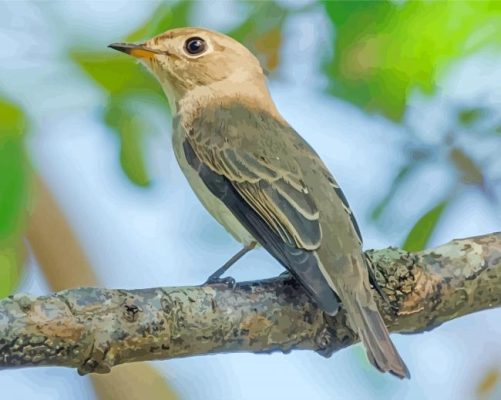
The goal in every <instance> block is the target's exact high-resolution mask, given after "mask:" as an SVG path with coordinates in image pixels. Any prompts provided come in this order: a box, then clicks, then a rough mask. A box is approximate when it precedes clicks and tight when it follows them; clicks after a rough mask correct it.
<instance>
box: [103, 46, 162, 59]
mask: <svg viewBox="0 0 501 400" xmlns="http://www.w3.org/2000/svg"><path fill="white" fill-rule="evenodd" d="M108 47H110V48H112V49H114V50H118V51H121V52H123V53H126V54H129V55H131V56H133V57H136V58H143V59H144V58H146V59H150V58H153V57H154V56H155V54H156V53H157V51H155V50H154V49H150V48H148V47H146V46H145V45H144V44H129V43H112V44H110V45H109V46H108Z"/></svg>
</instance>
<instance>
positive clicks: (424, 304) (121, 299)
mask: <svg viewBox="0 0 501 400" xmlns="http://www.w3.org/2000/svg"><path fill="white" fill-rule="evenodd" d="M366 254H367V256H368V257H369V258H370V260H371V261H372V264H373V265H374V267H375V274H376V278H377V281H378V283H379V285H380V286H381V287H382V288H383V290H384V291H385V293H386V294H387V296H388V298H389V299H390V302H391V304H389V303H387V302H385V300H383V299H382V298H381V297H380V296H379V295H377V293H376V292H374V296H375V297H376V298H377V301H378V304H379V307H380V310H381V312H382V313H383V315H384V318H385V320H386V322H387V324H388V327H389V329H390V330H391V331H392V332H407V333H412V332H422V331H424V330H429V329H433V328H434V327H436V326H438V325H440V324H441V323H443V322H445V321H448V320H451V319H454V318H457V317H460V316H462V315H465V314H469V313H472V312H475V311H479V310H483V309H487V308H493V307H498V306H500V305H501V233H493V234H490V235H485V236H479V237H474V238H469V239H463V240H454V241H452V242H450V243H448V244H446V245H443V246H440V247H437V248H434V249H430V250H427V251H424V252H420V253H416V254H410V253H407V252H405V251H402V250H398V249H393V248H389V249H384V250H377V251H368V252H367V253H366ZM357 340H358V338H357V337H356V334H355V333H354V332H353V331H352V330H351V329H350V327H349V326H348V325H347V319H346V314H345V312H344V311H343V310H342V309H341V310H340V312H339V313H338V314H337V315H336V316H334V317H328V316H325V315H324V314H323V313H322V312H321V311H319V310H318V309H317V308H316V306H315V305H313V304H312V303H311V302H310V301H309V299H308V297H307V296H306V294H305V293H304V292H303V290H302V289H301V288H300V287H299V286H298V284H297V283H296V282H295V281H293V280H292V279H290V278H287V277H278V278H275V279H269V280H263V281H256V282H247V283H241V284H238V285H237V287H236V288H235V289H234V290H232V289H231V288H228V287H226V286H224V285H211V286H205V287H200V286H196V287H177V288H153V289H139V290H111V289H96V288H81V289H74V290H65V291H62V292H58V293H55V294H52V295H49V296H42V297H33V296H30V295H26V294H16V295H14V296H10V297H9V298H6V299H3V300H1V301H0V367H2V368H11V367H15V366H23V365H24V366H28V365H54V366H56V365H57V366H67V367H73V368H78V371H79V373H81V374H85V373H89V372H98V373H104V372H108V371H109V370H110V368H111V367H113V366H114V365H117V364H122V363H126V362H132V361H145V360H154V359H167V358H175V357H183V356H192V355H200V354H210V353H224V352H256V353H259V352H271V351H276V350H281V351H283V352H288V351H290V350H294V349H308V350H315V351H317V352H319V353H321V354H323V355H325V356H329V355H331V354H332V353H333V352H335V351H337V350H339V349H341V348H343V347H347V346H349V345H351V344H353V343H355V342H356V341H357Z"/></svg>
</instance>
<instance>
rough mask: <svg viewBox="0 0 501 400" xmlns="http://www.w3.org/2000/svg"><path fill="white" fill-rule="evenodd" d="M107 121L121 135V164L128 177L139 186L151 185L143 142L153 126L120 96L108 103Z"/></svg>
mask: <svg viewBox="0 0 501 400" xmlns="http://www.w3.org/2000/svg"><path fill="white" fill-rule="evenodd" d="M105 121H106V124H107V125H108V126H109V127H110V128H112V129H114V130H115V132H117V134H118V135H119V138H120V164H121V166H122V169H123V171H124V172H125V173H126V175H127V177H128V178H129V179H130V180H131V181H132V182H133V183H135V184H136V185H138V186H142V187H146V186H149V185H150V184H151V177H150V176H149V173H148V170H147V167H146V161H145V157H144V155H145V152H144V148H143V143H144V137H145V134H146V133H147V132H150V131H151V127H149V126H148V124H147V122H146V121H145V120H144V119H143V118H142V117H141V114H140V113H138V112H137V110H134V109H133V107H132V106H130V105H129V104H128V103H127V100H126V99H123V98H119V97H116V98H113V99H112V100H111V101H110V103H109V104H108V108H107V109H106V113H105Z"/></svg>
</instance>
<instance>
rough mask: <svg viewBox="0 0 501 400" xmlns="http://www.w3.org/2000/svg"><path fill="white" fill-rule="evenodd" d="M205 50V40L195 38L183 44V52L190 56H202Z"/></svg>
mask: <svg viewBox="0 0 501 400" xmlns="http://www.w3.org/2000/svg"><path fill="white" fill-rule="evenodd" d="M206 49H207V43H205V40H203V39H202V38H199V37H196V36H195V37H191V38H189V39H187V40H186V42H184V50H185V51H186V52H187V53H188V54H190V55H192V56H195V55H199V54H202V53H203V52H204V51H205V50H206Z"/></svg>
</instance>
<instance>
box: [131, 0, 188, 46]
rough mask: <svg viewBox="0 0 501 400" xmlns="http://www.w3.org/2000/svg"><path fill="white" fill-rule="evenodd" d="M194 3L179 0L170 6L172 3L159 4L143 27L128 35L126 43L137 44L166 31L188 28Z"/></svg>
mask: <svg viewBox="0 0 501 400" xmlns="http://www.w3.org/2000/svg"><path fill="white" fill-rule="evenodd" d="M194 3H195V2H193V1H187V0H181V1H178V2H177V3H175V4H174V5H172V2H169V3H167V2H164V3H161V4H160V5H159V6H158V7H157V8H156V9H155V11H153V14H152V16H151V17H150V18H148V19H147V20H146V21H145V22H144V24H143V25H141V26H140V27H138V28H137V29H136V30H135V31H134V32H132V33H130V34H129V35H128V36H127V37H126V38H125V41H126V42H137V41H139V40H146V39H150V38H151V37H153V36H156V35H158V34H160V33H162V32H165V31H166V30H168V29H173V28H180V27H183V26H189V25H190V24H189V16H190V13H191V9H192V7H193V5H194Z"/></svg>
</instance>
